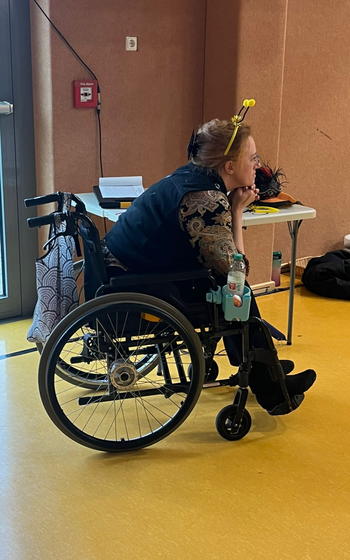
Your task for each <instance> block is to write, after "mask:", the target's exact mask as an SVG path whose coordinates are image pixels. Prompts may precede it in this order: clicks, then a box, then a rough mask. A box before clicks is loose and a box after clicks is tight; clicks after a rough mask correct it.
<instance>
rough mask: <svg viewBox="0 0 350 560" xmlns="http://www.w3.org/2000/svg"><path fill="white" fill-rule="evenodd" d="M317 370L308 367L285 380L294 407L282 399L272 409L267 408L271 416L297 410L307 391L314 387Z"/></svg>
mask: <svg viewBox="0 0 350 560" xmlns="http://www.w3.org/2000/svg"><path fill="white" fill-rule="evenodd" d="M316 377H317V376H316V372H315V371H314V370H313V369H307V370H305V371H302V372H301V373H297V374H296V375H291V377H288V378H287V379H286V380H285V383H286V387H287V391H288V394H289V396H290V400H291V403H292V409H290V408H289V406H288V405H287V403H286V401H284V400H283V401H282V402H280V403H279V404H277V405H276V406H274V407H273V408H272V409H270V410H267V412H268V413H269V414H270V415H271V416H282V415H284V414H289V413H290V412H293V410H296V409H297V408H298V407H299V406H300V405H301V403H302V402H303V400H304V398H305V395H304V393H306V391H308V390H309V389H310V387H312V385H313V384H314V383H315V381H316Z"/></svg>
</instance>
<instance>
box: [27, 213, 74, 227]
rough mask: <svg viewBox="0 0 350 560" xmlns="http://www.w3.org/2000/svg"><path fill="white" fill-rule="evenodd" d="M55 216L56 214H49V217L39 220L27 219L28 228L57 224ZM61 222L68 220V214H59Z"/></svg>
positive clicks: (42, 217)
mask: <svg viewBox="0 0 350 560" xmlns="http://www.w3.org/2000/svg"><path fill="white" fill-rule="evenodd" d="M55 215H56V216H57V213H56V214H48V215H47V216H39V217H37V218H28V219H27V224H28V227H30V228H33V227H41V226H46V225H48V224H54V223H55ZM59 216H60V218H61V220H64V219H66V217H67V216H66V214H64V213H60V214H59Z"/></svg>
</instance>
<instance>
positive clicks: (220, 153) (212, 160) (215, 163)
mask: <svg viewBox="0 0 350 560" xmlns="http://www.w3.org/2000/svg"><path fill="white" fill-rule="evenodd" d="M233 130H234V124H233V123H232V121H231V120H230V121H220V120H219V119H213V120H212V121H209V122H207V123H205V124H203V125H202V126H201V127H200V128H199V130H198V132H197V137H196V143H197V144H198V150H197V153H196V154H195V155H192V156H191V161H192V163H194V164H195V165H200V166H202V167H208V168H211V169H215V171H220V170H221V169H222V168H223V166H224V165H225V163H226V162H227V161H229V160H232V161H239V160H240V158H241V156H242V153H243V150H244V148H245V145H246V142H247V140H248V138H249V136H250V135H251V133H250V126H249V125H247V124H244V123H242V124H241V126H240V127H239V128H238V131H237V134H236V137H235V139H234V142H233V144H232V146H231V148H230V151H229V153H228V154H227V155H226V156H224V152H225V150H226V148H227V146H228V143H229V141H230V140H231V137H232V134H233Z"/></svg>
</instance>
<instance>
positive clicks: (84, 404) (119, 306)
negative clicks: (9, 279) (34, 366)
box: [25, 192, 294, 453]
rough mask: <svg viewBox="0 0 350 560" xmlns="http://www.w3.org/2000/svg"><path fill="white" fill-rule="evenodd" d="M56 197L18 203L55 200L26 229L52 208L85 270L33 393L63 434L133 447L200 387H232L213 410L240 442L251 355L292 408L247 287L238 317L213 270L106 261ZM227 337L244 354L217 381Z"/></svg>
mask: <svg viewBox="0 0 350 560" xmlns="http://www.w3.org/2000/svg"><path fill="white" fill-rule="evenodd" d="M62 196H63V193H60V192H58V193H54V194H52V195H47V196H42V197H36V198H33V199H27V200H26V201H25V204H26V206H36V205H39V204H46V203H49V202H56V203H57V205H58V206H57V210H56V211H55V212H53V213H51V214H49V215H46V216H41V217H37V218H28V225H29V227H40V226H42V225H45V224H52V223H53V222H54V216H55V214H57V213H59V215H60V218H61V220H64V221H65V222H66V230H65V235H71V236H73V238H74V239H75V240H76V241H77V242H76V247H77V252H78V253H79V247H80V245H79V243H78V239H80V240H82V243H83V248H84V260H83V261H82V260H80V261H78V263H77V264H76V269H79V270H82V271H83V273H84V291H85V301H84V303H82V304H80V305H79V306H78V307H76V308H75V309H74V310H73V311H71V312H70V313H68V315H66V316H65V317H64V318H63V319H62V320H61V321H60V322H59V323H58V325H57V326H56V327H55V328H54V330H53V331H52V333H51V334H50V336H49V337H48V339H47V341H46V343H45V344H44V346H43V347H39V350H40V352H41V356H40V362H39V373H38V378H39V392H40V397H41V400H42V403H43V405H44V408H45V410H46V412H47V414H48V415H49V417H50V418H51V420H52V421H53V422H54V424H55V425H56V426H57V427H58V428H59V429H60V430H61V431H62V432H63V433H64V434H65V435H66V436H68V437H69V438H71V439H72V440H74V441H75V442H77V443H80V444H82V445H84V446H87V447H89V448H92V449H95V450H99V451H106V452H114V453H116V452H127V451H134V450H138V449H141V448H143V447H146V446H149V445H152V444H154V443H157V442H159V441H160V440H162V439H164V438H166V437H167V436H168V435H170V434H171V433H172V432H173V431H174V430H176V429H177V428H178V427H179V426H180V425H181V424H182V423H183V422H184V420H185V419H186V418H187V417H188V415H189V414H190V413H191V411H192V410H193V408H194V406H195V404H196V402H197V401H198V398H199V396H200V394H201V391H202V389H205V388H209V387H220V386H229V387H238V388H237V390H236V392H235V396H234V400H233V403H232V404H231V405H229V406H226V407H224V408H223V409H222V410H221V411H220V412H219V414H218V415H217V418H216V428H217V431H218V433H219V434H220V435H221V436H222V437H223V438H225V439H227V440H230V441H236V440H240V439H241V438H243V437H244V436H245V435H246V434H247V433H248V432H249V430H250V427H251V416H250V414H249V412H248V410H247V409H246V408H245V406H246V402H247V397H248V382H249V373H250V370H251V367H252V362H253V361H254V360H256V361H260V362H264V363H267V364H269V365H270V371H271V377H272V379H273V380H274V381H276V382H278V383H279V384H280V387H281V389H282V391H283V394H284V397H285V401H286V403H287V406H288V407H289V409H290V410H293V408H294V404H293V402H292V400H291V399H290V397H289V394H288V392H287V389H286V386H285V382H284V374H283V370H282V367H281V364H280V362H279V360H278V357H277V351H276V349H275V347H274V344H273V342H272V339H271V335H270V331H269V329H268V327H267V326H266V324H265V323H264V322H263V321H262V320H261V319H259V318H257V317H250V318H249V304H250V297H249V293H246V294H245V297H244V299H245V300H246V301H245V302H244V305H243V306H242V309H243V308H244V309H243V313H244V314H245V316H244V317H239V316H237V313H239V311H240V310H237V309H236V308H234V307H233V303H232V296H231V301H230V296H229V295H228V294H225V293H224V288H221V287H220V286H217V283H216V281H215V279H214V277H213V276H212V274H211V271H210V270H206V269H202V268H201V269H196V270H193V271H185V272H171V273H161V274H152V273H147V274H131V273H128V272H125V271H122V270H121V269H118V270H116V267H106V264H105V261H104V258H103V254H102V250H101V244H100V236H99V232H98V230H97V228H96V226H95V224H94V223H93V221H92V220H91V219H90V218H89V217H88V216H87V213H86V209H85V206H84V204H83V202H82V201H81V200H80V199H79V198H78V197H76V196H75V195H71V196H72V201H73V205H74V207H73V206H72V207H71V209H70V210H69V211H68V212H62ZM60 235H62V234H60ZM88 270H90V276H89V277H88V278H87V276H88V274H87V271H88ZM91 273H92V274H91ZM246 290H247V288H246ZM248 292H249V290H248ZM225 302H226V308H225V305H224V303H225ZM230 305H231V307H230ZM223 310H224V311H223ZM251 323H256V324H257V325H258V327H259V329H260V330H261V332H262V333H263V335H264V338H265V340H266V348H260V349H255V348H254V349H251V344H250V340H249V336H250V335H249V325H250V324H251ZM232 334H236V335H237V334H238V335H240V336H241V340H242V355H243V360H242V363H241V365H240V366H239V368H238V372H237V373H235V374H232V375H231V376H230V377H229V378H228V379H217V376H218V372H219V368H218V364H217V362H215V359H214V356H215V350H216V346H217V343H218V341H219V340H220V339H221V338H222V337H223V336H230V335H232Z"/></svg>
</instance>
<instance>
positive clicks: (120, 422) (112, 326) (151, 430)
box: [39, 293, 205, 452]
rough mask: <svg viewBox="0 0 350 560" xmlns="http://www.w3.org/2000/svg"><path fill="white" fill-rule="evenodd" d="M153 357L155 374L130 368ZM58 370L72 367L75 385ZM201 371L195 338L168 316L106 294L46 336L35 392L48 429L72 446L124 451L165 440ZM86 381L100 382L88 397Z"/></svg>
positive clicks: (148, 301) (190, 400) (194, 393)
mask: <svg viewBox="0 0 350 560" xmlns="http://www.w3.org/2000/svg"><path fill="white" fill-rule="evenodd" d="M82 341H83V344H82ZM155 355H157V357H158V364H159V366H158V367H156V368H152V369H150V370H149V371H148V372H147V373H144V371H143V372H142V373H141V372H140V371H139V368H138V366H137V364H139V363H140V361H141V360H142V359H144V357H145V356H155ZM62 362H64V363H65V364H66V367H67V371H68V370H69V367H72V368H74V369H75V368H76V367H77V364H79V369H84V372H85V375H84V380H83V381H82V382H81V385H79V384H78V383H76V384H72V383H71V381H70V380H66V379H63V378H62V376H61V375H60V374H59V372H58V365H59V364H60V363H62ZM189 364H192V370H193V375H192V376H191V379H189V378H188V376H187V375H186V373H185V372H187V368H188V366H189ZM204 371H205V364H204V356H203V351H202V345H201V342H200V340H199V337H198V335H197V333H196V331H195V330H194V329H193V327H192V325H191V323H190V322H189V321H188V320H187V319H186V318H185V317H184V316H183V315H182V314H181V313H180V312H179V311H178V310H177V309H176V308H174V307H173V306H172V305H169V304H168V303H166V302H164V301H162V300H159V299H158V298H155V297H152V296H148V295H145V294H137V293H118V294H109V295H105V296H101V297H99V298H97V299H95V300H92V301H89V302H87V303H84V304H83V305H81V306H80V307H78V308H77V309H75V310H74V311H72V312H71V313H70V314H69V315H67V317H65V318H64V319H63V320H62V321H61V322H60V323H59V325H57V327H56V328H55V329H54V331H53V332H52V334H51V336H50V338H49V339H48V341H47V342H46V344H45V346H44V349H43V352H42V355H41V359H40V364H39V390H40V396H41V399H42V402H43V404H44V407H45V409H46V411H47V413H48V414H49V416H50V418H51V419H52V421H53V422H54V423H55V424H56V426H57V427H58V428H59V429H60V430H61V431H62V432H63V433H64V434H66V435H67V436H68V437H70V438H71V439H73V440H74V441H76V442H78V443H80V444H82V445H85V446H87V447H91V448H93V449H96V450H100V451H109V452H122V451H132V450H136V449H140V448H142V447H146V446H148V445H151V444H153V443H156V442H158V441H160V440H161V439H163V438H165V437H167V436H168V435H169V434H170V433H171V432H173V431H174V430H175V429H176V428H177V427H178V426H179V425H180V424H181V423H182V422H183V421H184V420H185V419H186V418H187V416H188V415H189V414H190V412H191V410H192V409H193V407H194V405H195V404H196V402H197V400H198V397H199V395H200V392H201V388H202V385H203V380H204ZM68 373H69V371H68ZM89 373H90V374H91V375H92V376H93V379H94V381H96V379H97V378H98V377H99V378H100V379H101V383H100V386H98V385H97V386H94V389H93V390H88V389H86V388H85V387H84V383H85V382H86V381H88V380H89Z"/></svg>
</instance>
